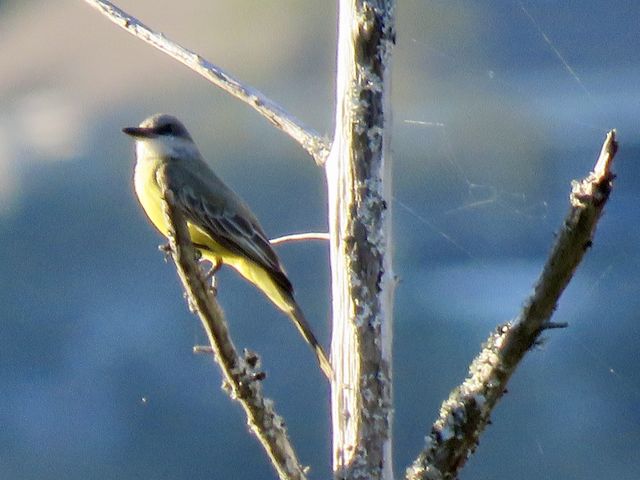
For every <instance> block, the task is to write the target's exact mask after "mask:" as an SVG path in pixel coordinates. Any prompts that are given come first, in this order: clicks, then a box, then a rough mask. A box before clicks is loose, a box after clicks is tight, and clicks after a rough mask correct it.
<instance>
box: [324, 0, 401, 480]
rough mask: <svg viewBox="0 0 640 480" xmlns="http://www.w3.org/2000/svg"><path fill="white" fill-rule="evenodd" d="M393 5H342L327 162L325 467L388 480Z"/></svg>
mask: <svg viewBox="0 0 640 480" xmlns="http://www.w3.org/2000/svg"><path fill="white" fill-rule="evenodd" d="M394 3H395V2H394V1H392V0H377V1H373V0H341V1H340V7H339V8H340V12H339V26H338V66H337V86H336V90H337V103H336V130H335V135H334V140H333V147H332V150H331V153H330V155H329V157H328V160H327V163H326V164H325V168H326V175H327V186H328V191H329V230H330V233H331V270H332V301H333V305H332V311H333V337H332V344H331V347H332V359H333V364H334V371H335V378H334V381H333V384H332V416H333V465H334V472H335V477H336V478H340V479H343V478H344V479H350V478H354V479H355V478H366V479H370V480H376V479H388V480H391V479H392V478H393V474H392V463H391V437H390V435H391V414H392V407H391V318H392V296H393V286H394V279H393V274H392V270H391V257H390V252H389V247H390V245H391V218H390V210H389V206H390V198H391V186H390V185H391V184H390V178H389V172H390V155H389V141H390V138H389V135H390V102H389V75H390V59H391V50H392V47H393V44H394V42H395V30H394Z"/></svg>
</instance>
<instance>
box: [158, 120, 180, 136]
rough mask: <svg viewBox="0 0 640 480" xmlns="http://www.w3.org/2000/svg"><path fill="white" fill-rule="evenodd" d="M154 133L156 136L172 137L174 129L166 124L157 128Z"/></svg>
mask: <svg viewBox="0 0 640 480" xmlns="http://www.w3.org/2000/svg"><path fill="white" fill-rule="evenodd" d="M156 133H157V134H158V135H172V134H174V133H175V132H174V128H173V125H172V124H170V123H166V124H164V125H162V126H160V127H158V129H157V130H156Z"/></svg>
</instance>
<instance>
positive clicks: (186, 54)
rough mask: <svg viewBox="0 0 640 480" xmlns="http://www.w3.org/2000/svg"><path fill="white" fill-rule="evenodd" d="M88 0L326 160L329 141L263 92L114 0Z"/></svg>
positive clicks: (126, 28) (134, 33)
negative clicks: (156, 28) (136, 16)
mask: <svg viewBox="0 0 640 480" xmlns="http://www.w3.org/2000/svg"><path fill="white" fill-rule="evenodd" d="M85 2H86V3H88V4H89V5H91V6H92V7H94V8H95V9H96V10H98V11H99V12H100V13H102V14H103V15H104V16H106V17H107V18H108V19H109V20H111V21H112V22H113V23H115V24H116V25H118V26H120V27H122V28H124V29H125V30H126V31H128V32H129V33H130V34H132V35H133V36H135V37H138V38H139V39H141V40H144V41H145V42H147V43H148V44H150V45H152V46H154V47H156V48H157V49H158V50H160V51H161V52H164V53H166V54H167V55H169V56H170V57H172V58H174V59H176V60H177V61H179V62H180V63H182V64H183V65H186V66H187V67H189V68H190V69H191V70H193V71H194V72H196V73H198V74H200V75H201V76H203V77H204V78H206V79H207V80H209V81H210V82H211V83H213V84H214V85H216V86H218V87H220V88H222V89H223V90H224V91H226V92H228V93H230V94H231V95H233V96H234V97H236V98H238V99H240V100H242V101H243V102H245V103H247V104H249V105H250V106H252V107H253V108H254V109H255V110H257V111H258V112H259V113H260V114H261V115H262V116H264V117H265V118H266V119H267V120H269V121H270V122H271V123H272V124H273V125H275V126H276V127H277V128H279V129H280V130H282V131H283V132H285V133H286V134H287V135H289V136H290V137H291V138H293V139H294V140H295V141H296V142H298V143H299V144H300V146H302V148H304V149H305V150H306V151H307V152H308V153H309V155H311V156H312V157H313V159H314V160H315V162H316V163H317V164H318V165H322V164H324V162H325V160H326V157H327V155H328V154H329V150H330V148H331V145H330V144H329V141H328V140H327V139H326V138H323V137H322V136H321V135H320V134H318V133H317V132H315V131H314V130H312V129H310V128H308V127H306V126H304V125H303V124H302V122H300V121H299V120H298V119H296V118H295V117H293V116H292V115H290V114H289V113H287V112H286V111H285V110H284V109H283V108H282V107H280V106H279V105H278V104H276V103H275V102H273V101H271V100H270V99H269V98H267V97H266V96H265V95H264V94H263V93H261V92H260V91H258V90H255V89H253V88H250V87H248V86H246V85H243V84H242V83H240V81H238V80H237V79H235V78H233V77H232V76H231V75H229V74H227V73H226V72H224V71H223V70H222V69H221V68H219V67H217V66H216V65H214V64H212V63H211V62H209V61H207V60H205V59H204V58H202V57H201V56H200V55H198V54H197V53H195V52H192V51H191V50H188V49H186V48H184V47H182V46H180V45H178V44H177V43H174V42H172V41H171V40H169V39H168V38H167V37H165V36H164V35H163V34H162V33H159V32H156V31H154V30H152V29H150V28H149V27H147V26H146V25H144V24H143V23H142V22H140V21H139V20H138V19H136V18H135V17H132V16H131V15H129V14H128V13H126V12H125V11H123V10H121V9H119V8H118V7H116V6H115V5H113V4H112V3H111V2H108V1H106V0H85Z"/></svg>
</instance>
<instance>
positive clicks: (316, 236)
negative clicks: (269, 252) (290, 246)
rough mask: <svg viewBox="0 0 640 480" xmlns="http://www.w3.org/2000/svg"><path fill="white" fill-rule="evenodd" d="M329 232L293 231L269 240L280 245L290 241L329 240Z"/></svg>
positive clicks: (272, 243)
mask: <svg viewBox="0 0 640 480" xmlns="http://www.w3.org/2000/svg"><path fill="white" fill-rule="evenodd" d="M329 238H330V237H329V234H328V233H319V232H310V233H292V234H291V235H283V236H281V237H277V238H272V239H271V240H269V242H270V243H271V245H280V244H282V243H288V242H302V241H306V240H329Z"/></svg>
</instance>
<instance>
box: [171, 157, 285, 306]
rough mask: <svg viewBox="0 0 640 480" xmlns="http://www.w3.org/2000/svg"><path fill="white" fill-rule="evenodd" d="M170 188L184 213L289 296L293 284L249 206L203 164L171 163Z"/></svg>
mask: <svg viewBox="0 0 640 480" xmlns="http://www.w3.org/2000/svg"><path fill="white" fill-rule="evenodd" d="M165 168H166V169H167V177H168V178H169V188H171V190H172V191H173V192H174V194H175V195H176V199H177V204H178V206H179V208H180V209H181V210H182V214H183V215H184V216H185V217H186V218H187V219H188V220H189V221H190V222H191V223H193V224H194V225H197V226H199V227H200V228H202V229H203V230H204V231H205V232H207V233H208V234H209V235H211V237H212V238H213V239H214V240H215V241H216V242H218V243H219V244H220V245H222V246H223V247H225V248H227V249H228V250H230V251H231V252H233V253H235V254H237V255H241V256H244V257H247V258H248V259H250V260H251V261H253V262H254V263H256V264H258V265H260V266H261V267H263V268H264V269H265V270H266V271H267V272H268V273H269V274H270V275H271V277H272V278H273V280H274V281H275V282H276V283H277V284H278V285H279V286H280V287H281V288H283V289H284V291H286V292H288V293H290V294H291V293H292V292H293V288H292V286H291V282H290V281H289V279H288V278H287V276H286V275H285V273H284V272H283V269H282V266H281V264H280V260H279V259H278V256H277V255H276V253H275V252H274V251H273V248H271V244H270V243H269V240H268V238H267V235H266V234H265V233H264V230H263V229H262V227H261V226H260V223H259V222H258V219H257V218H256V217H255V215H254V214H253V213H252V212H251V210H249V207H247V205H246V204H245V203H244V202H243V201H242V199H241V198H240V197H239V196H238V195H237V194H236V193H235V192H234V191H233V190H231V189H230V188H229V187H227V186H226V185H225V184H224V183H223V182H222V180H220V178H218V177H217V176H216V175H215V174H214V173H213V171H211V169H210V168H209V167H208V166H207V165H206V164H205V163H204V162H203V161H197V162H193V161H189V164H187V163H186V162H184V161H183V160H177V161H169V162H167V164H166V165H165Z"/></svg>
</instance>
